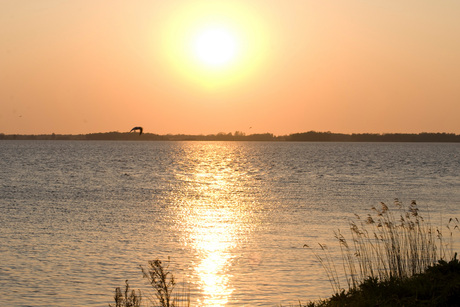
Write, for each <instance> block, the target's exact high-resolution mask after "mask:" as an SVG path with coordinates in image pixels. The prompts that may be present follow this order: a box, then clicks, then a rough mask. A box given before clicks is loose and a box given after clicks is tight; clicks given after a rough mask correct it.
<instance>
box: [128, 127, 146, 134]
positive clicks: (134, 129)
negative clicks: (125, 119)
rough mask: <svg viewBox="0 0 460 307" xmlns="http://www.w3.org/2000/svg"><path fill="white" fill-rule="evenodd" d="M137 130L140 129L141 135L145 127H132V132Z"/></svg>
mask: <svg viewBox="0 0 460 307" xmlns="http://www.w3.org/2000/svg"><path fill="white" fill-rule="evenodd" d="M137 130H139V135H141V134H142V131H143V130H144V129H142V127H134V128H133V129H131V131H130V132H133V131H137Z"/></svg>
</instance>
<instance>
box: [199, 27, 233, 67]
mask: <svg viewBox="0 0 460 307" xmlns="http://www.w3.org/2000/svg"><path fill="white" fill-rule="evenodd" d="M193 49H194V50H193V51H194V53H195V56H196V57H197V59H198V60H199V61H200V62H201V63H203V64H205V65H207V66H212V67H222V66H224V65H227V64H229V63H230V62H231V61H232V60H234V59H235V56H236V55H237V53H238V44H237V40H236V38H235V36H234V35H233V34H232V33H231V32H230V31H229V30H228V29H225V28H222V27H210V28H206V29H204V30H202V31H200V32H199V33H198V34H197V35H196V37H195V39H194V42H193Z"/></svg>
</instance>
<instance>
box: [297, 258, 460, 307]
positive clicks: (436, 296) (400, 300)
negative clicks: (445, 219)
mask: <svg viewBox="0 0 460 307" xmlns="http://www.w3.org/2000/svg"><path fill="white" fill-rule="evenodd" d="M456 256H457V255H455V257H454V258H453V259H452V260H451V261H449V262H446V261H444V260H440V261H439V262H438V263H437V264H436V265H433V266H430V267H429V268H428V269H427V270H426V271H425V272H424V273H420V274H416V275H413V276H411V277H406V278H398V277H392V278H390V279H388V280H379V279H378V278H367V279H366V280H364V281H363V282H362V283H361V284H360V285H359V286H357V287H355V288H352V289H349V290H348V291H344V290H343V291H342V292H340V293H336V294H334V295H333V296H332V297H331V298H329V299H326V300H322V301H318V302H310V303H308V304H307V305H306V306H308V307H329V306H460V262H459V261H458V259H457V258H456Z"/></svg>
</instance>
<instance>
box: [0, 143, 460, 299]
mask: <svg viewBox="0 0 460 307" xmlns="http://www.w3.org/2000/svg"><path fill="white" fill-rule="evenodd" d="M0 158H1V159H0V165H1V168H0V230H1V232H0V259H1V264H0V289H1V290H0V291H1V297H2V301H4V302H8V303H9V306H108V304H109V303H113V292H114V289H115V287H123V286H124V282H125V280H126V279H128V280H129V283H130V285H131V286H132V287H133V288H135V289H138V288H139V289H142V290H143V291H146V293H145V294H147V295H148V294H152V293H153V292H148V287H147V286H146V280H145V279H143V278H142V272H141V269H140V267H139V266H140V265H142V266H144V267H146V265H147V261H149V260H155V259H161V260H167V259H168V257H169V259H170V262H169V269H170V270H171V271H172V272H173V273H174V275H175V277H176V279H177V280H178V281H186V283H187V284H188V285H187V287H188V291H189V292H190V295H191V301H192V306H279V305H280V304H283V305H285V306H289V304H294V305H295V304H298V301H299V300H300V301H302V302H306V301H307V300H313V299H318V298H325V297H327V296H329V295H330V294H331V292H332V290H331V288H330V284H329V281H328V279H327V277H326V274H325V273H324V271H323V269H322V267H321V265H320V264H319V263H318V261H317V260H316V258H315V257H314V256H313V255H312V253H311V252H310V251H309V250H308V249H306V248H304V247H303V245H304V244H306V243H307V244H315V243H316V242H319V243H324V244H328V245H329V246H337V243H336V242H335V241H336V240H335V239H334V235H333V231H334V230H337V229H341V230H344V232H345V231H346V230H347V229H348V223H349V221H350V219H352V218H353V217H354V214H358V215H366V214H367V213H370V208H371V207H372V206H378V205H379V203H380V202H385V203H387V204H388V205H389V206H390V205H391V204H392V203H393V201H394V199H395V198H398V199H399V200H400V201H402V202H403V204H404V205H409V204H410V202H411V201H412V200H416V201H417V203H418V205H419V208H420V209H421V214H422V215H424V216H427V215H429V216H430V220H431V221H432V223H433V224H434V225H442V224H445V223H446V222H447V220H448V219H449V218H450V217H458V216H459V208H460V144H458V143H291V142H123V141H118V142H116V141H114V142H112V141H0ZM390 207H391V206H390ZM333 250H334V249H333ZM334 257H338V254H335V255H334ZM166 262H167V261H166ZM178 288H179V286H178Z"/></svg>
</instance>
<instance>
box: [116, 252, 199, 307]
mask: <svg viewBox="0 0 460 307" xmlns="http://www.w3.org/2000/svg"><path fill="white" fill-rule="evenodd" d="M169 264H170V263H169V259H168V262H167V263H166V264H164V263H163V262H162V261H161V260H159V259H156V260H153V261H149V262H148V266H147V267H146V268H144V267H143V266H140V268H141V270H142V274H143V276H144V278H146V279H147V280H148V282H149V284H150V286H151V287H152V289H153V292H154V295H153V296H148V297H147V298H148V300H149V302H150V303H151V305H145V306H154V307H157V306H159V307H190V289H187V288H186V287H185V285H186V283H185V282H184V284H183V285H184V286H183V287H182V291H181V292H180V293H177V292H175V291H174V290H175V287H176V280H175V278H174V274H173V273H172V272H170V271H169ZM142 297H143V295H142V292H141V291H140V290H138V291H137V292H136V291H134V290H131V289H130V288H129V285H128V281H126V286H125V291H124V295H123V293H122V291H121V289H120V288H119V287H117V288H116V289H115V296H114V299H115V305H111V304H109V306H110V307H141V306H143V305H141V302H142Z"/></svg>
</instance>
